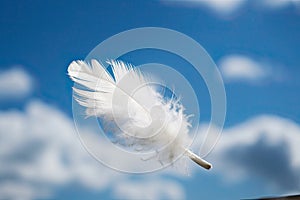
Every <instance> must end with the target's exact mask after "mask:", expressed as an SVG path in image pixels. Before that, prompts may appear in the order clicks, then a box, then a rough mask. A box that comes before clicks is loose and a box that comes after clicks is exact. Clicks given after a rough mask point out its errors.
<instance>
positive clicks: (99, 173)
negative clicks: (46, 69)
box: [0, 100, 184, 199]
mask: <svg viewBox="0 0 300 200" xmlns="http://www.w3.org/2000/svg"><path fill="white" fill-rule="evenodd" d="M0 138H1V140H0V162H1V166H0V196H1V197H2V198H5V199H36V198H44V197H46V198H51V196H52V195H53V194H54V193H55V187H60V188H63V187H64V186H67V185H69V184H71V183H77V184H80V185H81V186H82V187H84V188H86V189H88V190H97V191H103V190H105V189H106V188H111V189H112V191H113V192H114V194H113V195H115V196H118V197H119V196H120V194H122V195H124V197H128V198H129V197H138V196H139V194H133V193H132V191H131V190H129V188H130V186H132V185H135V184H137V185H139V186H140V187H143V186H149V187H150V186H151V187H152V186H155V185H159V184H160V185H162V183H160V182H161V179H160V175H157V176H151V179H149V178H147V177H145V178H143V179H139V180H138V181H135V182H132V180H131V179H130V176H129V175H126V174H122V173H118V172H116V171H114V170H111V169H109V168H107V167H104V166H103V165H101V164H100V163H99V162H97V161H96V160H95V159H93V158H92V157H91V156H90V155H89V154H88V153H87V152H86V150H85V149H84V148H83V146H82V145H81V144H80V142H79V139H78V138H77V134H76V132H75V129H74V126H73V121H72V120H71V119H70V118H69V117H68V116H67V115H65V114H64V113H63V112H61V111H60V110H58V109H56V108H55V107H52V106H50V105H47V104H45V103H43V102H41V101H38V100H33V101H31V102H30V103H29V104H28V105H27V106H26V108H25V109H24V111H16V110H10V111H2V112H1V111H0ZM102 148H103V147H102ZM102 151H103V149H102ZM107 151H108V154H109V149H108V150H107ZM116 183H118V184H119V185H118V184H116ZM167 184H168V185H170V186H168V187H167V189H166V191H162V189H161V188H160V187H153V188H147V189H148V190H144V191H143V195H145V196H149V197H159V198H161V196H165V197H166V198H170V199H178V198H179V199H181V197H184V189H183V188H182V186H181V185H180V184H179V183H177V182H176V181H175V180H172V179H169V180H168V182H167ZM123 186H126V188H128V190H122V188H123ZM122 198H123V197H122Z"/></svg>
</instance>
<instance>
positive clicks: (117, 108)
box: [68, 60, 211, 169]
mask: <svg viewBox="0 0 300 200" xmlns="http://www.w3.org/2000/svg"><path fill="white" fill-rule="evenodd" d="M108 64H110V65H111V67H112V75H111V74H110V73H109V72H108V71H107V70H106V68H105V67H104V66H102V65H101V64H100V63H99V62H98V61H96V60H91V63H86V62H84V61H80V60H78V61H73V62H72V63H71V64H70V65H69V68H68V74H69V76H70V78H71V79H72V80H73V81H74V82H75V83H77V84H78V85H75V86H74V87H73V91H74V98H75V100H76V101H77V102H78V103H79V104H80V105H81V106H83V107H85V111H86V116H87V117H90V116H96V117H98V118H99V119H101V121H102V122H103V126H104V128H105V130H106V131H108V132H111V133H113V135H114V136H115V137H116V138H117V141H118V143H120V144H121V145H124V146H127V147H128V146H134V147H135V149H136V150H137V151H146V150H154V151H156V152H157V159H158V161H159V162H161V163H162V164H163V163H170V162H173V161H174V160H175V159H176V158H178V156H180V155H181V154H183V153H184V154H185V155H187V156H188V157H189V158H191V159H192V160H193V161H194V162H196V163H197V164H199V165H200V166H202V167H204V168H206V169H209V168H211V165H210V164H209V163H208V162H206V161H205V160H203V159H201V158H200V157H198V156H197V155H196V154H194V153H193V152H191V151H190V150H188V149H186V147H187V146H188V145H189V144H190V142H191V140H190V138H189V134H188V132H189V128H190V124H189V122H188V117H187V116H186V115H185V114H184V112H183V111H184V107H183V106H182V105H181V104H180V102H179V100H178V99H176V98H170V99H166V98H164V97H163V96H162V95H161V94H160V93H159V92H157V91H156V88H155V87H154V86H153V85H151V84H149V83H151V82H153V81H152V80H151V77H149V76H146V75H143V74H142V73H141V72H140V71H139V70H138V69H137V68H133V66H131V65H130V64H125V63H124V62H121V61H114V60H111V61H109V62H108Z"/></svg>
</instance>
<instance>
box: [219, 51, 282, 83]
mask: <svg viewBox="0 0 300 200" xmlns="http://www.w3.org/2000/svg"><path fill="white" fill-rule="evenodd" d="M219 67H220V70H221V73H222V75H223V77H224V79H225V81H226V82H249V83H254V84H257V83H261V82H263V81H274V80H276V81H277V80H281V79H282V78H283V77H282V76H283V74H282V73H281V74H280V73H279V72H278V69H276V65H273V66H272V67H271V64H269V63H266V62H262V61H257V60H255V59H252V58H250V57H247V56H244V55H228V56H226V57H224V58H222V59H221V60H220V62H219Z"/></svg>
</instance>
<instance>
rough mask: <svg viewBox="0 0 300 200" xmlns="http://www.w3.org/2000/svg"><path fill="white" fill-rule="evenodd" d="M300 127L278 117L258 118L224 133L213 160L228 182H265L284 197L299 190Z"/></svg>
mask: <svg viewBox="0 0 300 200" xmlns="http://www.w3.org/2000/svg"><path fill="white" fill-rule="evenodd" d="M299 144H300V126H299V125H298V124H296V123H295V122H293V121H291V120H288V119H285V118H281V117H278V116H268V115H266V116H258V117H255V118H253V119H251V120H248V121H246V122H244V123H241V124H239V125H236V126H234V127H232V128H228V129H225V130H223V133H222V137H221V140H220V141H219V143H218V144H217V146H216V148H215V149H214V151H213V153H212V154H211V155H210V157H209V158H210V160H212V162H213V163H214V169H215V170H216V171H218V172H220V173H221V174H222V175H224V176H225V178H226V180H229V181H238V180H241V179H247V178H248V179H253V178H256V179H257V180H260V181H263V182H264V183H266V185H268V186H269V188H270V189H274V191H277V192H278V191H280V192H283V193H288V192H293V191H296V190H298V191H299V188H300V171H299V169H300V157H299V152H300V146H299Z"/></svg>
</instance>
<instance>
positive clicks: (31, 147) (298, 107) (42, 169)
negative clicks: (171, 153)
mask: <svg viewBox="0 0 300 200" xmlns="http://www.w3.org/2000/svg"><path fill="white" fill-rule="evenodd" d="M224 2H226V3H224ZM149 26H151V27H163V28H169V29H173V30H176V31H179V32H182V33H184V34H186V35H188V36H189V37H191V38H193V39H194V40H196V41H197V42H198V43H200V44H201V45H202V46H203V47H204V48H205V49H206V51H207V52H208V53H209V54H210V56H211V57H212V59H213V60H214V61H215V63H216V64H217V66H218V68H219V69H220V72H221V74H222V77H223V79H224V82H225V89H226V94H227V117H226V121H225V126H224V130H223V134H222V137H221V139H220V141H219V143H218V145H217V146H216V148H215V149H214V151H213V152H212V153H211V154H210V155H209V156H208V157H207V159H208V160H209V161H211V162H212V163H213V164H214V168H213V170H212V171H209V172H207V171H204V170H202V169H199V168H196V167H195V166H193V164H192V163H190V164H191V167H190V168H191V169H190V171H191V175H190V176H189V177H185V176H182V175H176V173H174V172H173V171H172V172H170V171H169V170H165V171H162V172H159V173H152V174H147V175H139V176H134V175H128V174H119V173H117V172H115V171H113V170H110V169H108V168H106V167H104V166H102V165H101V164H100V163H98V162H95V161H94V160H93V159H91V158H90V156H89V154H87V153H86V152H85V151H84V149H83V148H82V147H81V145H80V143H79V142H78V139H77V137H76V132H75V129H74V124H73V121H72V90H71V87H72V85H73V84H72V82H71V80H70V79H69V78H68V77H67V71H66V70H67V67H68V65H69V64H70V62H71V61H73V60H77V59H84V58H85V57H86V56H87V55H88V53H89V52H90V51H91V50H92V49H93V48H94V47H95V46H96V45H98V44H99V43H100V42H102V41H104V40H105V39H107V38H108V37H111V36H113V35H115V34H117V33H119V32H122V31H125V30H129V29H132V28H139V27H149ZM0 27H1V31H0V44H1V46H0V137H1V141H0V162H1V166H2V167H0V196H4V197H8V198H11V199H16V198H17V197H18V194H21V195H23V196H22V197H25V198H28V199H43V198H48V199H49V198H51V199H83V198H84V199H123V198H128V199H132V198H137V199H140V198H141V197H145V196H147V197H149V198H151V199H152V198H157V199H182V198H186V199H199V198H200V199H239V198H250V197H261V196H272V195H282V194H293V193H299V192H300V191H299V190H300V181H299V180H300V173H299V169H300V160H299V158H298V157H299V156H298V155H297V153H298V152H299V151H300V148H299V147H298V145H297V144H299V142H300V104H299V102H300V93H299V89H300V79H299V78H298V77H299V75H300V68H299V64H300V58H299V52H300V39H299V35H300V4H299V3H298V2H297V1H293V0H282V1H271V0H263V1H256V0H254V1H249V0H227V1H218V0H212V1H206V0H202V1H201V0H190V1H187V2H181V1H172V0H169V1H168V0H166V1H87V2H80V1H60V2H55V1H14V0H12V1H6V2H5V1H2V2H1V3H0ZM145 52H146V53H145ZM145 52H144V54H143V53H140V54H139V53H138V52H137V53H136V54H134V55H132V56H127V57H126V56H125V58H127V60H128V61H130V62H133V63H139V62H145V63H146V62H148V61H157V62H158V61H160V59H162V60H161V62H164V63H168V64H170V65H172V64H174V65H176V64H175V63H174V61H172V59H173V57H172V56H168V55H165V56H164V55H161V53H162V52H154V51H145ZM182 63H183V62H182ZM174 67H175V68H176V66H174ZM177 67H178V66H177ZM190 78H191V80H194V79H195V77H190ZM194 81H195V80H194ZM203 87H205V86H203ZM203 91H204V92H205V89H203ZM203 99H204V100H203V104H204V105H203V106H202V107H204V108H203V110H202V112H203V113H201V116H203V118H202V119H203V121H201V122H200V125H201V128H203V129H205V126H206V125H205V123H206V122H207V120H208V119H209V116H210V114H209V111H210V109H209V102H208V101H209V98H208V97H207V96H203ZM205 104H207V105H208V106H207V107H206V106H205ZM297 142H298V143H297ZM253 162H254V163H253ZM283 163H286V165H283ZM17 191H18V192H17Z"/></svg>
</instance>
